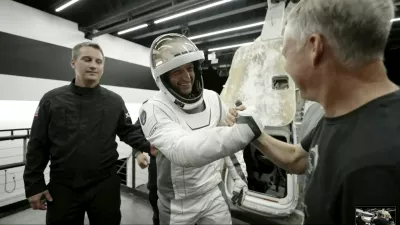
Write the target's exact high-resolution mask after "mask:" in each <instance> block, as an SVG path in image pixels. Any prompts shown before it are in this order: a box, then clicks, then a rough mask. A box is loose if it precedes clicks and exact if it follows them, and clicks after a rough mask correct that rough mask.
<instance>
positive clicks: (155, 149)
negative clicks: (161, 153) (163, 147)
mask: <svg viewBox="0 0 400 225" xmlns="http://www.w3.org/2000/svg"><path fill="white" fill-rule="evenodd" d="M157 152H158V149H157V148H156V147H154V145H151V149H150V153H151V155H153V156H154V157H156V156H157Z"/></svg>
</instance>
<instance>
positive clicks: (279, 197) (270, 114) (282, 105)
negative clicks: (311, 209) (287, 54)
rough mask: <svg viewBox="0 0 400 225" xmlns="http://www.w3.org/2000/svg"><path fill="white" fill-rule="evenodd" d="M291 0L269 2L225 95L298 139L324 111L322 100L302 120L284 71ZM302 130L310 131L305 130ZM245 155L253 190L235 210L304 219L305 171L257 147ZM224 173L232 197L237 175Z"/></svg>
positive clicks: (275, 130)
mask: <svg viewBox="0 0 400 225" xmlns="http://www.w3.org/2000/svg"><path fill="white" fill-rule="evenodd" d="M287 3H288V1H282V2H279V3H276V4H272V3H271V1H268V11H267V16H266V23H265V25H264V27H263V31H262V34H261V36H260V37H259V38H257V40H255V41H254V42H253V44H250V45H245V46H242V47H240V48H239V49H238V50H237V51H236V53H235V55H234V58H233V60H232V64H231V69H230V74H229V78H228V80H227V82H226V84H225V86H224V89H223V91H222V93H221V99H222V100H223V101H224V102H225V103H226V104H227V105H228V106H233V105H234V104H235V101H236V100H241V101H242V102H243V104H244V105H246V106H254V107H256V108H257V112H258V113H259V116H260V119H261V120H262V123H263V125H264V127H265V128H264V129H265V132H266V133H268V134H270V135H271V136H273V137H275V138H277V139H279V140H282V141H285V142H288V143H298V142H299V137H300V138H302V137H304V135H305V133H306V132H309V131H310V130H311V129H312V127H313V126H315V125H316V124H317V122H318V121H319V119H315V118H321V117H322V115H323V111H322V108H321V107H319V106H318V105H317V106H316V107H313V109H312V110H307V113H311V114H313V116H312V117H309V118H308V119H307V121H302V120H303V116H302V114H303V112H304V102H303V101H302V99H301V98H300V97H299V96H298V93H297V91H296V87H295V84H294V82H293V80H292V79H291V78H290V76H289V75H288V74H286V72H285V70H284V58H283V56H282V54H281V49H282V44H283V38H282V34H283V28H284V25H285V22H284V21H285V16H286V15H287V13H288V12H289V10H290V8H291V7H292V6H293V3H289V4H287ZM271 21H273V22H271ZM307 106H308V105H307ZM308 108H309V107H308ZM308 108H307V109H308ZM314 114H317V115H318V116H319V117H318V116H317V117H315V116H314ZM302 123H303V124H302ZM306 124H307V126H306V127H304V129H300V126H302V125H303V126H304V125H306ZM310 128H311V129H310ZM299 130H304V131H303V133H302V134H300V135H299V134H298V132H299ZM244 158H245V162H246V166H247V173H248V185H249V193H248V195H247V196H246V197H245V200H244V202H243V204H242V205H241V206H231V210H232V215H233V216H234V217H237V218H239V219H241V216H244V217H246V218H249V217H251V218H252V219H253V220H254V221H258V222H264V223H266V222H272V223H279V224H302V223H303V221H304V213H303V210H302V197H303V191H302V189H303V185H302V181H303V176H298V175H294V174H289V173H286V172H285V171H284V170H283V169H280V168H279V167H277V166H275V165H274V164H273V163H272V162H270V161H269V160H268V159H267V158H266V157H265V156H263V155H262V154H261V153H260V152H259V151H258V150H257V149H255V148H253V147H252V146H251V147H250V146H248V148H247V149H246V150H245V151H244ZM223 177H224V182H225V193H226V195H227V197H228V198H231V197H232V188H233V179H232V178H231V176H230V174H229V171H227V170H225V171H224V175H223ZM255 218H256V219H255ZM245 220H246V219H245Z"/></svg>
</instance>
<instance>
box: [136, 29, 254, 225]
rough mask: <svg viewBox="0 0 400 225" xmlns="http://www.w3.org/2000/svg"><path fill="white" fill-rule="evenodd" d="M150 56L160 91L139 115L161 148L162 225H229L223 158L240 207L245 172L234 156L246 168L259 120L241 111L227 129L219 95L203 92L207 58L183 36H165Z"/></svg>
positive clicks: (160, 38)
mask: <svg viewBox="0 0 400 225" xmlns="http://www.w3.org/2000/svg"><path fill="white" fill-rule="evenodd" d="M150 51H151V52H150V54H151V65H150V67H151V71H152V74H153V77H154V79H155V81H156V84H157V86H158V87H159V89H160V92H159V93H157V94H156V95H155V96H154V97H153V98H152V99H150V100H149V101H147V102H146V103H144V104H143V105H142V107H141V109H140V112H139V113H140V122H141V125H142V130H143V132H144V134H145V136H146V138H147V139H148V141H149V142H150V143H151V144H152V145H154V146H155V147H156V148H157V149H158V153H157V173H158V179H157V184H158V195H159V200H158V208H159V213H160V224H195V223H197V224H231V223H232V220H231V215H230V212H229V208H228V205H227V203H226V201H225V200H224V198H223V196H222V192H221V190H220V189H219V187H218V185H219V184H221V182H222V179H221V173H220V164H221V159H224V160H225V163H226V165H227V167H228V169H229V171H230V172H231V173H232V175H233V176H234V179H235V187H234V192H236V194H238V193H240V194H239V198H240V197H242V198H241V199H238V203H239V204H240V203H241V201H242V200H243V193H244V194H245V193H246V192H247V185H246V183H245V182H244V181H243V180H242V179H241V177H242V178H243V177H244V175H245V172H243V171H242V172H241V173H240V172H239V173H236V170H235V167H234V164H237V161H236V160H235V161H236V162H235V161H234V162H233V163H232V160H231V158H230V157H232V156H235V155H236V157H237V159H238V161H239V163H240V162H242V165H244V160H243V158H242V157H243V155H242V152H240V151H241V149H244V147H245V146H246V145H248V144H249V143H250V142H251V141H252V140H254V139H256V138H258V137H259V135H260V134H261V129H260V128H259V127H260V126H259V123H258V122H257V121H258V120H256V119H255V118H253V117H252V116H245V115H246V110H245V111H242V112H239V113H240V115H241V116H239V117H237V119H236V121H235V122H236V124H234V125H232V126H223V124H224V121H229V120H228V118H227V117H228V114H229V112H228V107H226V106H225V105H224V104H223V103H222V101H221V99H220V98H219V95H218V94H217V93H216V92H213V91H210V90H206V89H204V88H203V79H202V75H201V65H200V64H201V62H202V61H203V60H204V53H203V52H202V51H199V50H198V48H197V47H196V46H195V45H194V44H193V43H192V42H191V41H190V40H189V39H187V38H186V37H185V36H183V35H180V34H167V35H162V36H160V37H158V38H157V39H156V40H155V41H154V42H153V44H152V46H151V48H150ZM232 114H235V112H233V113H232V112H231V115H232ZM231 120H232V117H231ZM225 125H226V123H225ZM242 169H244V171H245V166H242ZM234 194H235V193H234ZM237 198H238V197H237V196H234V198H233V199H232V201H236V200H237ZM234 203H235V202H234Z"/></svg>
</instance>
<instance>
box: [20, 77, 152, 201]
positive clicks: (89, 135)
mask: <svg viewBox="0 0 400 225" xmlns="http://www.w3.org/2000/svg"><path fill="white" fill-rule="evenodd" d="M74 81H75V80H73V81H72V82H71V84H70V85H66V86H63V87H59V88H56V89H53V90H51V91H49V92H47V93H46V94H45V95H44V96H43V97H42V99H41V100H40V102H39V106H38V108H37V110H36V113H35V116H34V119H33V123H32V128H31V135H30V140H29V142H28V150H27V154H26V166H25V171H24V183H25V194H26V197H30V196H32V195H35V194H38V193H40V192H42V191H44V190H46V189H47V187H46V183H45V179H44V174H43V172H44V169H45V168H46V166H47V164H48V162H49V161H50V162H51V164H50V179H51V181H52V182H53V181H54V182H60V183H62V184H64V185H68V186H70V187H73V188H75V187H84V186H86V185H88V184H91V183H93V182H96V181H99V180H101V179H104V178H105V177H107V176H109V175H110V174H112V173H116V169H115V166H116V162H117V159H118V152H117V143H116V141H115V140H116V135H118V137H119V138H120V140H121V141H123V142H125V143H127V144H128V145H130V146H131V147H132V148H136V149H139V150H147V149H150V144H149V142H148V141H147V140H146V139H145V138H144V136H143V135H142V134H141V127H140V124H139V127H137V125H134V124H132V120H131V118H130V115H129V113H128V110H127V109H126V106H125V103H124V101H123V99H122V98H121V96H119V95H118V94H116V93H114V92H112V91H110V90H108V89H105V88H103V87H101V86H100V85H98V86H97V87H95V88H82V87H78V86H76V85H75V84H74V83H75V82H74ZM143 139H144V140H143Z"/></svg>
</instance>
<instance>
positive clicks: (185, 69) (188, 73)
mask: <svg viewBox="0 0 400 225" xmlns="http://www.w3.org/2000/svg"><path fill="white" fill-rule="evenodd" d="M194 78H195V73H194V65H193V63H188V64H185V65H183V66H180V67H178V68H175V69H174V70H172V71H171V72H170V73H169V81H170V83H171V85H172V86H173V87H174V88H175V89H177V90H178V91H179V93H180V94H181V95H189V94H190V93H192V87H193V83H194Z"/></svg>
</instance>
